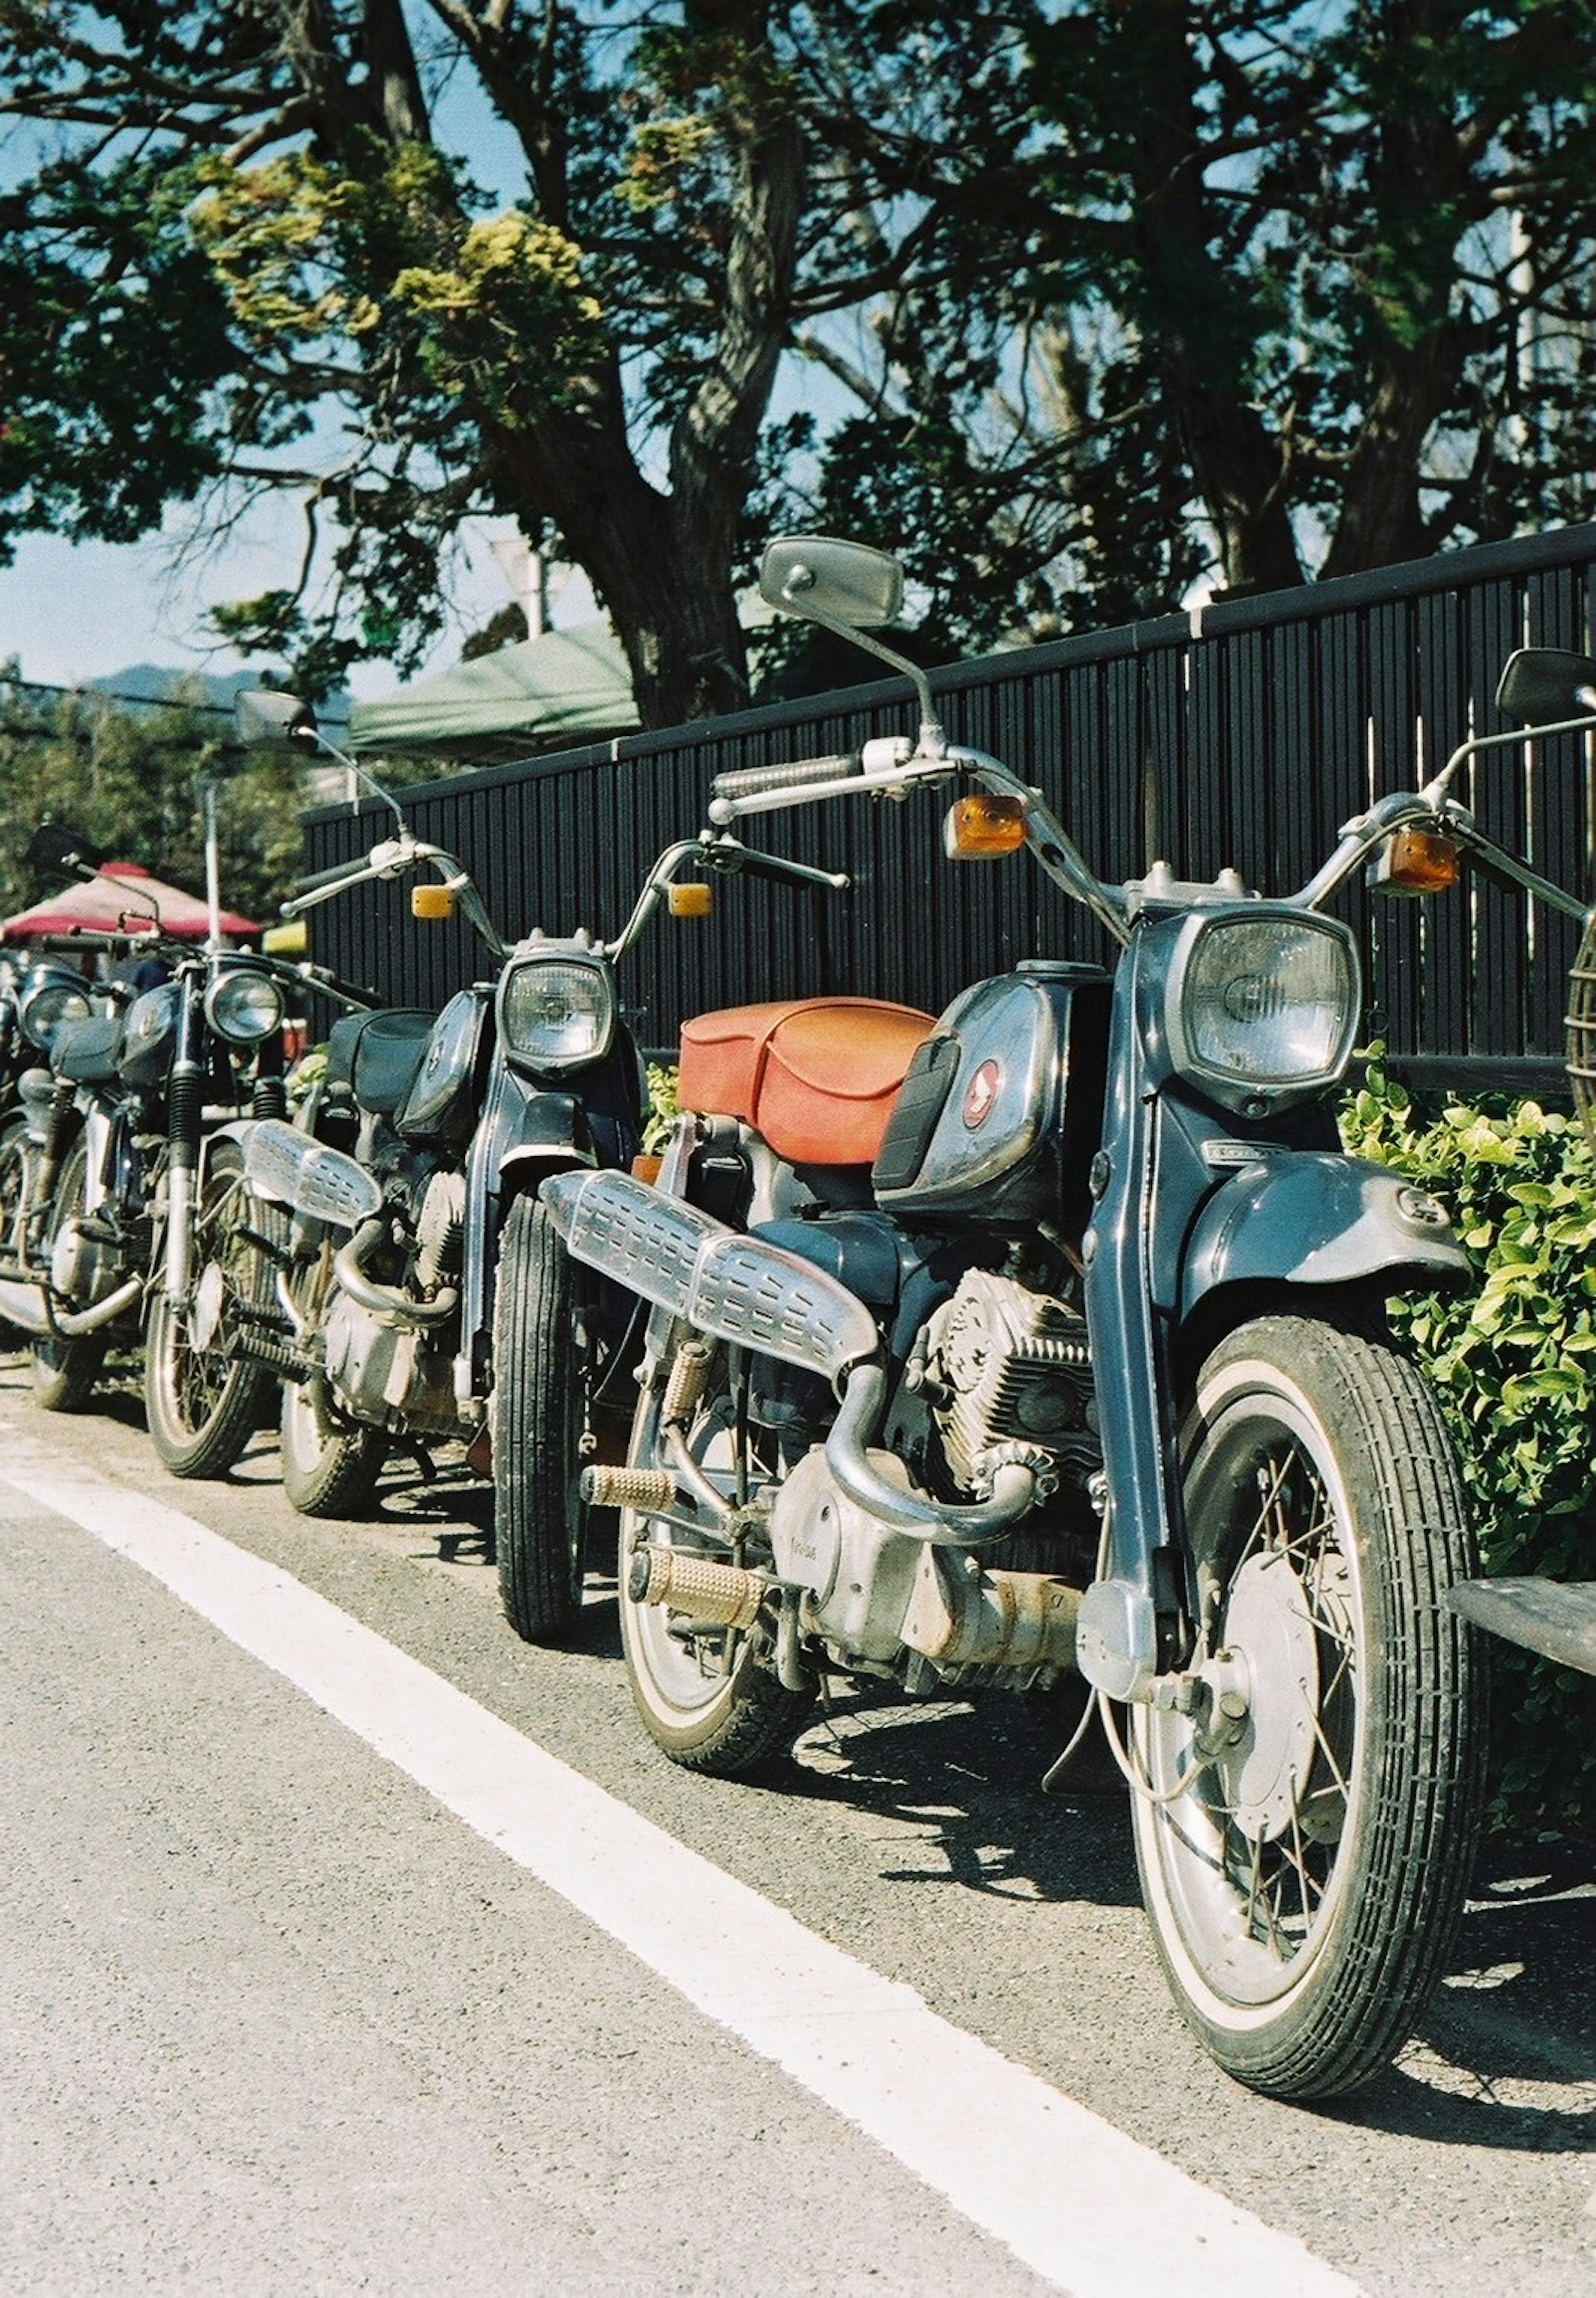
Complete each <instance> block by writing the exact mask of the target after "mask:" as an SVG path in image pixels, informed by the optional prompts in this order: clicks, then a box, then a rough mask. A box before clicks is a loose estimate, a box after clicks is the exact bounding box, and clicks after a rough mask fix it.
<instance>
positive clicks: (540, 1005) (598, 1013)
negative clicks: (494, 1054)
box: [499, 952, 616, 1076]
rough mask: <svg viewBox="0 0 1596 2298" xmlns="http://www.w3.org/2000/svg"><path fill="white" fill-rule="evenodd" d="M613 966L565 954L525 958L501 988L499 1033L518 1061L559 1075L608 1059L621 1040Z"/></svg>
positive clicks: (510, 970)
mask: <svg viewBox="0 0 1596 2298" xmlns="http://www.w3.org/2000/svg"><path fill="white" fill-rule="evenodd" d="M615 1025H616V1002H615V985H614V983H613V981H612V980H611V979H610V974H609V968H608V965H606V964H604V963H602V962H600V961H597V960H594V959H592V958H587V957H580V956H575V955H571V954H570V953H568V952H562V953H561V954H560V955H558V956H549V957H529V958H523V959H521V960H519V961H518V962H517V963H512V964H511V965H509V967H508V968H507V969H506V971H505V973H504V976H503V979H502V980H500V984H499V1035H500V1042H501V1043H502V1045H503V1046H504V1049H505V1051H506V1053H507V1054H509V1056H510V1058H511V1059H512V1060H513V1061H517V1062H525V1063H526V1065H527V1067H528V1068H530V1069H536V1070H549V1071H550V1072H551V1073H552V1074H554V1075H556V1076H558V1075H560V1074H562V1073H563V1072H564V1071H565V1070H574V1069H581V1068H583V1067H584V1066H585V1065H586V1064H587V1063H588V1062H598V1061H602V1060H603V1058H604V1056H605V1054H607V1053H608V1051H609V1048H610V1044H611V1041H612V1040H613V1038H614V1036H615Z"/></svg>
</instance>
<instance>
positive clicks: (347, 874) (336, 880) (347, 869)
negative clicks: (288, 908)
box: [294, 855, 366, 894]
mask: <svg viewBox="0 0 1596 2298" xmlns="http://www.w3.org/2000/svg"><path fill="white" fill-rule="evenodd" d="M365 867H366V857H365V856H364V855H361V856H360V858H359V859H358V860H353V861H349V862H335V863H334V864H333V866H332V868H331V869H330V870H312V871H311V872H310V875H309V877H307V878H296V879H295V880H294V891H295V893H297V894H317V893H319V892H320V891H321V889H322V888H323V887H324V886H336V885H338V884H340V883H341V882H342V880H343V879H345V878H352V877H353V876H354V874H355V872H357V871H360V870H364V869H365Z"/></svg>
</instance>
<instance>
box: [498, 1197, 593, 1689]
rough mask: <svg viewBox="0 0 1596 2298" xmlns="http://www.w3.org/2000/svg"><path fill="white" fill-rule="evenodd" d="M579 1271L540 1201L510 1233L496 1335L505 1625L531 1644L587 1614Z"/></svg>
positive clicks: (521, 1214) (522, 1206)
mask: <svg viewBox="0 0 1596 2298" xmlns="http://www.w3.org/2000/svg"><path fill="white" fill-rule="evenodd" d="M580 1370H581V1367H580V1358H579V1354H578V1349H577V1340H576V1315H575V1292H574V1289H573V1286H572V1282H571V1264H570V1262H569V1261H567V1260H566V1255H565V1251H564V1248H563V1247H562V1245H561V1244H560V1241H559V1237H558V1234H557V1233H556V1231H555V1228H554V1225H553V1223H552V1222H551V1221H550V1219H549V1215H548V1213H547V1212H546V1211H544V1209H543V1207H542V1205H541V1204H539V1203H538V1202H537V1199H536V1198H535V1197H517V1200H516V1202H515V1203H514V1204H513V1205H512V1206H511V1207H510V1211H509V1219H508V1220H507V1221H506V1222H505V1225H504V1236H503V1242H502V1244H501V1246H500V1255H499V1272H498V1291H497V1297H496V1301H495V1304H494V1325H493V1523H494V1535H495V1540H496V1543H497V1548H498V1555H499V1596H500V1602H501V1603H502V1604H503V1606H504V1616H505V1618H506V1619H507V1620H508V1621H509V1624H510V1625H511V1627H512V1628H514V1630H515V1632H516V1633H517V1635H518V1636H524V1637H525V1640H526V1641H527V1642H528V1643H533V1644H546V1643H552V1642H554V1641H556V1640H557V1639H558V1637H560V1636H563V1635H566V1634H567V1633H569V1631H570V1629H571V1627H572V1626H573V1624H575V1620H576V1617H577V1616H578V1614H579V1613H580V1612H581V1609H582V1577H583V1561H584V1555H585V1550H586V1546H587V1515H588V1511H587V1509H586V1507H585V1506H584V1504H583V1500H582V1499H581V1497H580V1495H579V1493H578V1492H577V1489H576V1484H577V1478H578V1476H580V1475H581V1472H582V1451H581V1440H582V1383H581V1378H580Z"/></svg>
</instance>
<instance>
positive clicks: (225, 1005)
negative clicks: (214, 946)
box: [205, 965, 285, 1046]
mask: <svg viewBox="0 0 1596 2298" xmlns="http://www.w3.org/2000/svg"><path fill="white" fill-rule="evenodd" d="M284 1011H285V1009H284V1004H283V993H282V991H281V989H280V988H278V987H277V983H276V982H275V981H274V980H272V978H271V976H270V974H269V973H259V972H257V971H255V969H254V967H253V966H243V965H240V966H231V967H228V968H227V970H226V971H222V972H219V973H218V974H217V975H216V977H215V979H214V980H212V982H211V987H210V988H208V989H207V990H206V992H205V1019H206V1021H208V1022H209V1024H210V1026H211V1029H214V1031H215V1032H216V1034H217V1036H218V1037H225V1038H226V1040H227V1044H228V1045H229V1046H259V1045H261V1044H263V1043H264V1041H265V1040H266V1039H267V1038H268V1037H275V1036H276V1035H277V1031H278V1030H279V1029H281V1028H282V1026H283V1014H284Z"/></svg>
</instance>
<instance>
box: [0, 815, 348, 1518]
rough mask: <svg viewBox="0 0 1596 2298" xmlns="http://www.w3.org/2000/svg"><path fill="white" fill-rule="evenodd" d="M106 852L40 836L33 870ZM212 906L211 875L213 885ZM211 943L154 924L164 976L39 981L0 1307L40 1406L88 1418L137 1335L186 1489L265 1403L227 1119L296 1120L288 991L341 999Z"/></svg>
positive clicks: (162, 1446)
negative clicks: (41, 1059)
mask: <svg viewBox="0 0 1596 2298" xmlns="http://www.w3.org/2000/svg"><path fill="white" fill-rule="evenodd" d="M100 858H101V857H100V856H98V855H97V854H96V853H95V850H94V849H93V848H92V847H89V846H88V845H87V841H85V840H83V839H80V838H78V837H76V836H74V835H73V834H72V833H71V832H70V831H64V830H62V829H61V828H60V827H59V826H58V825H54V824H46V825H45V827H44V828H43V829H41V830H40V831H39V832H38V833H37V836H36V838H35V839H34V841H33V844H32V846H31V847H30V848H29V859H30V860H31V861H32V862H33V863H34V864H35V865H36V866H37V867H39V868H42V869H46V870H51V871H58V872H62V873H63V874H68V875H78V876H81V877H92V876H94V875H95V873H96V871H97V868H98V864H99V861H100ZM212 892H213V895H214V879H213V875H212ZM212 913H213V923H212V930H211V933H210V935H208V937H207V938H206V941H205V943H204V944H203V946H200V947H194V946H192V945H190V944H187V943H184V942H180V941H177V940H174V939H171V938H167V937H164V936H162V935H161V932H160V930H159V921H158V919H155V920H148V921H143V922H142V923H144V924H145V926H146V927H147V929H148V930H145V931H142V932H141V933H140V934H139V936H138V938H137V940H136V942H135V943H133V944H132V945H131V946H133V947H136V949H137V950H138V951H140V952H141V953H142V954H143V955H145V956H146V957H147V958H150V959H152V960H154V961H157V962H158V963H159V969H160V970H161V971H164V972H165V973H166V975H167V977H168V978H167V979H166V980H161V981H159V982H156V983H153V984H152V985H151V986H149V987H147V988H144V989H143V990H142V991H135V990H134V989H132V988H128V987H126V986H123V985H118V984H110V985H105V986H104V988H103V994H102V996H100V998H99V999H98V1001H97V1003H98V1009H99V1010H97V1011H96V1010H95V1002H96V1001H95V999H94V997H93V996H92V995H91V992H90V989H89V987H88V985H87V984H85V983H84V982H83V981H82V980H80V979H79V978H78V977H76V976H71V977H69V978H68V979H65V980H58V979H56V978H54V976H53V975H51V974H50V973H49V972H47V971H43V970H41V971H40V974H39V976H38V979H37V980H36V981H35V982H34V985H33V989H32V994H31V996H29V992H28V991H27V990H26V989H25V991H24V996H23V999H22V1023H23V1027H24V1029H26V1030H27V1031H28V1034H29V1037H30V1038H31V1040H32V1042H33V1043H34V1044H35V1045H36V1046H38V1047H39V1048H40V1050H41V1051H44V1052H45V1054H46V1055H47V1059H48V1063H49V1066H48V1069H45V1068H43V1067H39V1068H36V1069H34V1070H30V1071H29V1073H28V1074H27V1075H26V1076H25V1077H24V1079H23V1080H22V1087H21V1091H22V1099H23V1104H24V1109H25V1119H24V1122H23V1125H22V1128H21V1136H20V1139H19V1142H18V1145H17V1146H18V1152H19V1154H18V1165H17V1175H18V1178H17V1187H16V1192H15V1202H14V1203H13V1204H12V1205H11V1206H10V1207H9V1208H8V1211H9V1229H8V1236H7V1246H8V1256H7V1260H6V1262H5V1264H4V1269H3V1271H0V1313H4V1315H6V1316H7V1317H9V1318H11V1319H12V1321H13V1322H14V1323H15V1324H17V1325H19V1326H21V1327H22V1328H23V1330H24V1331H25V1332H26V1333H27V1334H28V1335H29V1342H30V1346H31V1351H32V1357H33V1394H34V1401H35V1402H36V1403H37V1404H38V1405H39V1406H40V1407H41V1408H42V1409H44V1410H45V1411H56V1412H66V1411H74V1410H77V1409H80V1408H81V1406H82V1405H83V1404H84V1403H85V1402H86V1401H87V1398H88V1397H89V1395H90V1393H92V1391H93V1389H94V1387H95V1384H96V1383H97V1381H98V1379H99V1377H100V1375H101V1371H102V1368H103V1364H104V1361H105V1358H106V1355H107V1352H108V1351H109V1349H110V1347H111V1345H112V1342H113V1341H114V1340H115V1339H116V1338H117V1337H118V1336H119V1335H127V1336H128V1337H129V1338H131V1337H132V1336H133V1335H135V1334H136V1333H137V1332H139V1330H140V1328H141V1327H142V1337H143V1344H144V1395H145V1413H146V1418H147V1421H148V1426H149V1431H150V1435H151V1438H152V1440H153V1443H154V1446H155V1449H156V1451H157V1452H158V1453H159V1454H160V1456H161V1459H162V1461H163V1462H164V1464H165V1466H166V1467H168V1468H169V1469H170V1471H171V1473H172V1474H173V1475H174V1476H184V1477H203V1476H221V1475H225V1474H226V1472H227V1469H228V1468H229V1467H232V1466H233V1464H234V1462H235V1461H236V1459H238V1458H239V1457H240V1455H241V1454H242V1452H243V1451H244V1447H245V1446H246V1445H247V1443H248V1442H249V1441H250V1438H251V1436H252V1434H253V1433H254V1431H255V1429H256V1428H258V1427H259V1426H260V1422H261V1417H262V1413H263V1409H264V1408H265V1406H266V1403H267V1402H268V1401H269V1393H270V1376H269V1372H268V1371H267V1370H266V1369H265V1368H262V1367H261V1366H260V1364H259V1363H258V1362H257V1361H255V1360H252V1359H251V1358H250V1357H248V1356H246V1355H245V1354H244V1353H243V1352H242V1350H241V1345H240V1343H241V1341H242V1340H243V1338H244V1335H246V1334H248V1333H249V1332H251V1331H252V1328H253V1327H254V1326H255V1325H256V1324H257V1323H258V1322H259V1321H260V1320H262V1319H268V1318H270V1316H271V1313H272V1311H271V1309H270V1305H269V1295H270V1288H271V1274H272V1272H271V1264H270V1259H269V1250H268V1247H269V1240H268V1239H267V1238H266V1237H264V1236H260V1235H257V1234H255V1233H253V1232H252V1231H250V1230H249V1229H248V1228H245V1227H244V1225H243V1224H242V1223H241V1221H240V1219H239V1214H240V1211H241V1207H242V1197H241V1191H242V1187H243V1158H242V1153H241V1150H240V1148H239V1146H238V1145H237V1143H236V1141H235V1140H233V1139H232V1138H230V1137H229V1128H228V1126H227V1123H226V1122H225V1121H224V1120H225V1119H226V1118H227V1117H229V1116H234V1115H236V1113H237V1112H240V1111H242V1110H244V1109H249V1110H250V1111H252V1112H253V1113H254V1114H255V1115H256V1116H262V1117H263V1116H266V1115H269V1114H272V1113H275V1112H280V1111H281V1110H283V1109H284V1108H285V1106H286V1098H285V1082H284V1067H283V1057H282V1030H283V1024H284V1021H285V1011H286V997H287V992H288V990H289V988H291V987H292V988H294V990H295V991H297V992H300V993H302V992H304V991H305V990H307V989H309V988H316V989H319V990H323V991H326V992H327V994H331V995H335V996H341V997H342V996H346V995H350V996H362V995H364V993H361V992H358V991H354V992H351V991H346V990H345V989H344V988H343V985H338V984H335V983H334V982H333V981H332V979H331V977H330V976H324V975H317V974H316V973H314V971H313V970H308V969H297V968H294V967H290V966H286V965H284V964H283V963H281V962H280V961H277V960H275V959H272V958H269V957H264V956H256V955H249V954H245V953H242V952H233V951H228V950H224V949H223V948H222V946H221V938H220V934H219V930H216V926H215V922H214V916H215V903H214V899H213V901H212Z"/></svg>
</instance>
